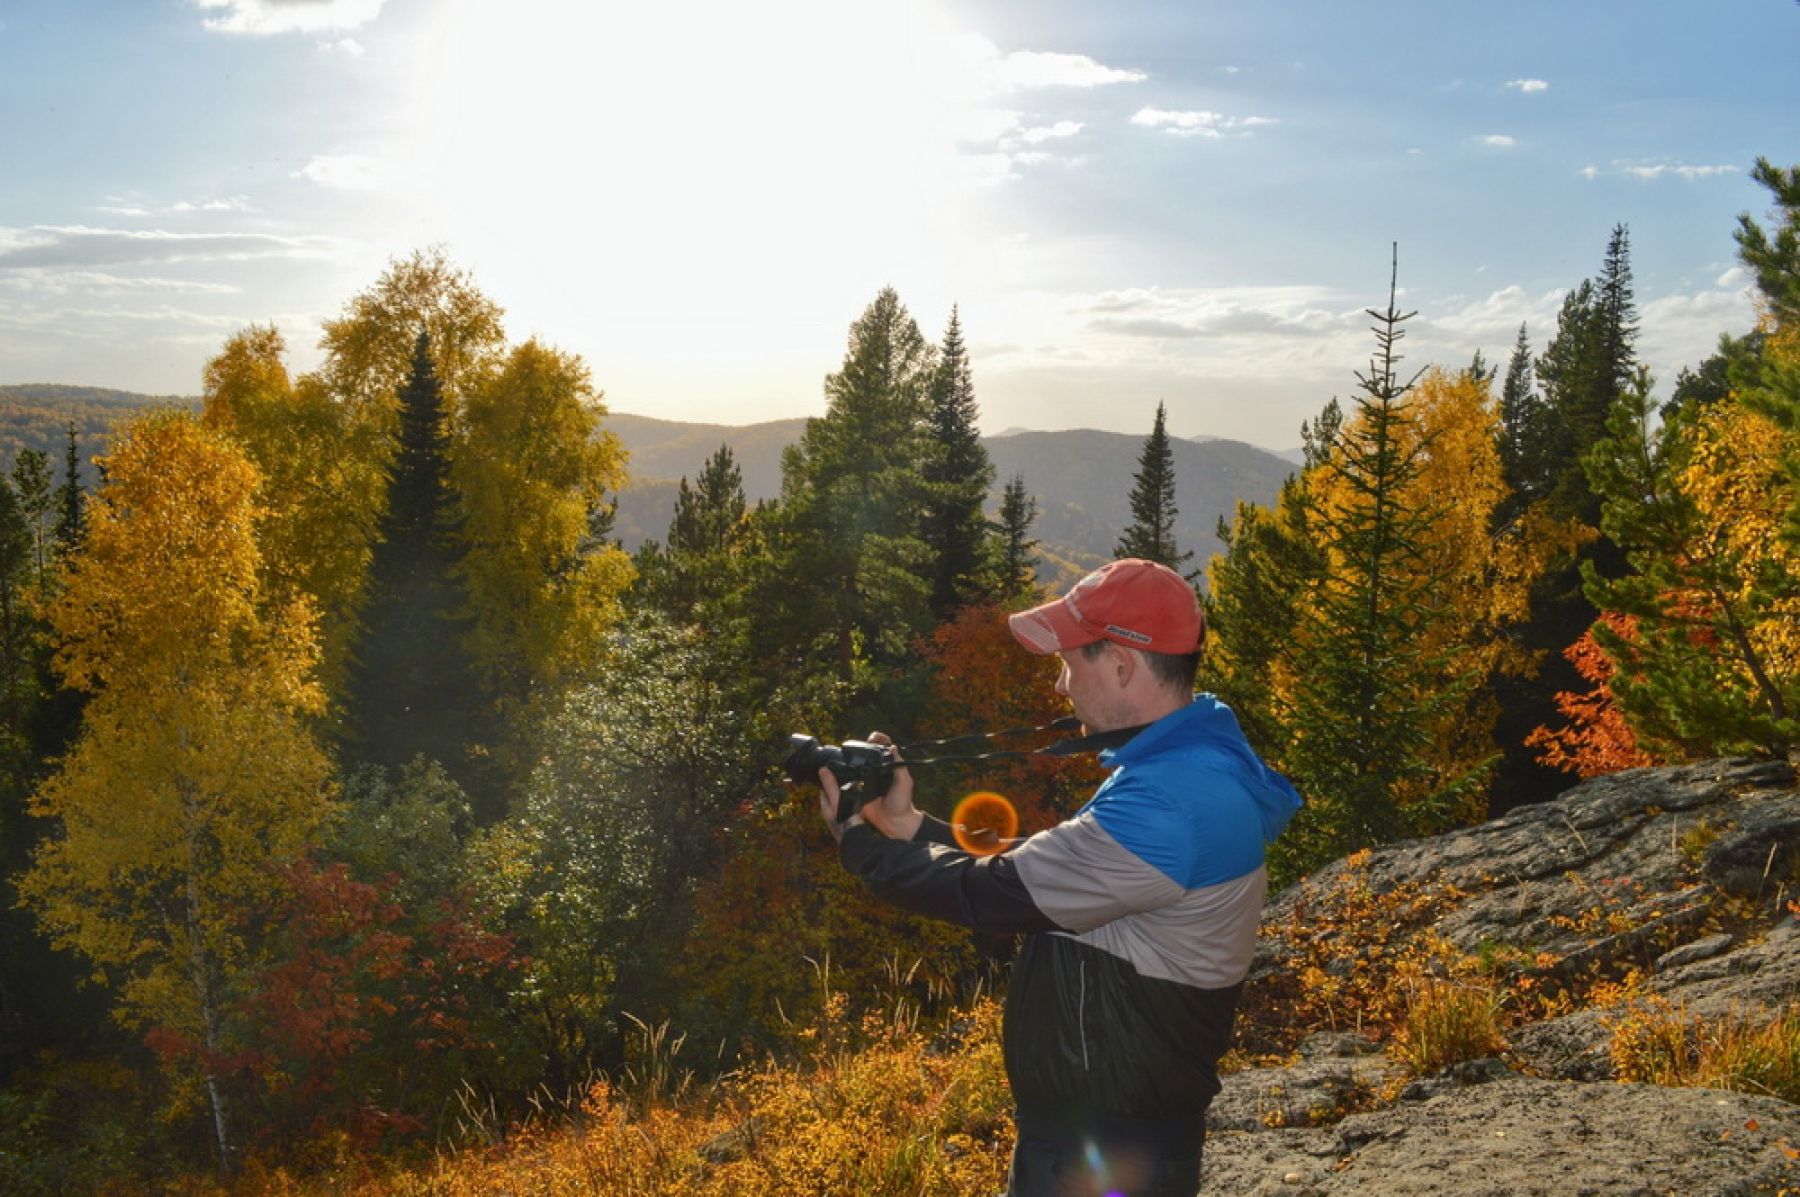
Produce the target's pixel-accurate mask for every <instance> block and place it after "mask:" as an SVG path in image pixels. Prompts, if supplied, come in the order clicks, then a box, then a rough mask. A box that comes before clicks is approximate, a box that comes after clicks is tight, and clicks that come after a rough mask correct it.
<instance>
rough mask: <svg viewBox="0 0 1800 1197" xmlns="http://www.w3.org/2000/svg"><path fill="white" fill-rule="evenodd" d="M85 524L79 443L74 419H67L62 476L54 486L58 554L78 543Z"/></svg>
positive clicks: (65, 552)
mask: <svg viewBox="0 0 1800 1197" xmlns="http://www.w3.org/2000/svg"><path fill="white" fill-rule="evenodd" d="M86 528H87V492H86V491H84V490H82V489H81V446H80V445H79V444H78V443H77V442H76V439H75V421H73V420H70V421H69V437H68V443H67V445H66V447H65V448H64V451H63V480H62V483H61V484H60V485H59V486H58V487H57V488H56V528H55V530H54V533H53V536H54V540H55V544H56V552H57V555H58V556H63V555H66V554H69V553H72V552H74V551H75V550H76V549H78V548H80V547H81V538H82V536H83V534H84V532H85V530H86Z"/></svg>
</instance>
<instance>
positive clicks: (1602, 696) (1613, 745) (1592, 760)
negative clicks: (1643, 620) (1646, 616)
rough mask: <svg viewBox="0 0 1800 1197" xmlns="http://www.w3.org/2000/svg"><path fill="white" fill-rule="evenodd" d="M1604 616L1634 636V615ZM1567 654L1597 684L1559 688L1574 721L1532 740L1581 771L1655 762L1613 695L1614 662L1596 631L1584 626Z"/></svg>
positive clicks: (1542, 755) (1554, 761) (1551, 761)
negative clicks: (1578, 688)
mask: <svg viewBox="0 0 1800 1197" xmlns="http://www.w3.org/2000/svg"><path fill="white" fill-rule="evenodd" d="M1600 620H1601V622H1602V623H1604V624H1606V626H1607V627H1609V628H1611V629H1612V630H1613V631H1614V632H1615V633H1616V634H1618V635H1619V636H1622V637H1625V638H1626V639H1630V638H1631V636H1632V634H1633V631H1634V629H1635V627H1636V623H1637V621H1636V620H1634V619H1632V617H1631V616H1629V615H1619V614H1617V613H1615V612H1611V611H1608V612H1605V613H1603V614H1602V615H1601V616H1600ZM1563 656H1565V657H1567V658H1568V659H1569V663H1570V664H1571V665H1573V666H1575V671H1576V672H1577V673H1579V674H1581V676H1582V678H1583V679H1585V680H1586V681H1588V682H1591V683H1592V684H1593V687H1594V688H1593V689H1592V690H1588V691H1585V692H1583V693H1580V694H1574V693H1570V692H1568V691H1564V692H1563V693H1560V694H1558V695H1557V696H1556V709H1557V710H1559V711H1561V712H1562V714H1563V718H1565V719H1567V720H1568V722H1567V723H1565V724H1564V725H1563V726H1562V727H1560V728H1556V729H1554V730H1553V729H1551V728H1548V727H1540V728H1538V729H1536V730H1535V731H1533V732H1532V733H1531V734H1530V735H1529V736H1527V737H1525V744H1526V746H1527V747H1530V748H1536V749H1537V750H1538V759H1539V760H1541V761H1543V762H1544V764H1546V765H1549V766H1550V767H1551V768H1553V769H1561V770H1563V771H1564V772H1565V773H1573V774H1575V775H1576V776H1577V777H1599V776H1601V775H1602V774H1606V773H1617V772H1618V771H1619V770H1621V769H1636V768H1640V767H1642V766H1645V765H1653V764H1655V763H1656V762H1655V761H1654V760H1653V759H1652V758H1651V757H1650V755H1649V754H1648V753H1646V752H1645V751H1644V750H1643V749H1641V748H1640V747H1639V746H1638V741H1637V736H1636V735H1635V734H1634V733H1633V732H1632V730H1631V725H1630V724H1628V723H1627V722H1625V716H1624V713H1623V712H1621V711H1620V710H1619V707H1618V704H1617V703H1616V702H1614V700H1613V694H1612V687H1611V684H1610V683H1611V681H1612V677H1613V672H1614V666H1613V662H1612V659H1611V658H1610V657H1608V656H1607V655H1606V650H1604V649H1602V648H1601V647H1600V645H1599V643H1598V642H1597V641H1596V640H1595V639H1594V633H1593V632H1591V631H1588V632H1583V633H1582V634H1581V639H1579V640H1577V641H1576V642H1575V643H1573V644H1571V645H1570V646H1569V647H1568V648H1566V649H1564V650H1563Z"/></svg>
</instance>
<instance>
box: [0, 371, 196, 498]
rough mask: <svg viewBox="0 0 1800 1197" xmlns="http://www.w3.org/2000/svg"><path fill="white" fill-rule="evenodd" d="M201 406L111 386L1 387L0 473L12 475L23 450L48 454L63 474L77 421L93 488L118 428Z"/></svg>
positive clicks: (79, 443)
mask: <svg viewBox="0 0 1800 1197" xmlns="http://www.w3.org/2000/svg"><path fill="white" fill-rule="evenodd" d="M199 403H200V401H199V400H198V399H193V398H190V397H188V396H184V395H139V394H136V393H134V392H131V391H115V390H110V389H108V388H106V387H72V386H61V385H58V384H56V383H25V384H22V385H13V386H0V468H4V469H5V470H7V471H11V469H12V466H13V462H15V461H17V460H18V458H19V451H20V450H22V449H37V450H39V451H40V452H43V453H48V454H49V455H50V458H51V460H52V461H53V462H54V463H55V465H56V466H57V467H58V468H59V470H60V467H61V465H62V460H63V451H64V447H65V445H66V444H67V437H68V427H69V422H70V421H71V420H73V421H74V422H75V440H76V444H77V446H78V447H79V449H80V450H81V456H82V463H83V468H82V478H83V479H84V481H85V483H86V484H87V485H90V486H91V485H93V483H94V480H95V478H94V473H93V465H92V462H93V459H94V456H95V455H96V454H100V453H104V452H105V451H106V445H107V442H108V441H109V440H110V439H111V437H112V430H113V428H114V426H115V425H117V424H118V423H120V422H121V421H122V420H125V419H128V418H129V417H131V416H135V415H137V414H138V413H139V412H142V411H144V410H146V409H148V408H152V407H164V406H172V407H189V408H195V407H198V406H199ZM59 476H60V474H59Z"/></svg>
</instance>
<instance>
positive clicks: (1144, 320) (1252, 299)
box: [1086, 287, 1347, 340]
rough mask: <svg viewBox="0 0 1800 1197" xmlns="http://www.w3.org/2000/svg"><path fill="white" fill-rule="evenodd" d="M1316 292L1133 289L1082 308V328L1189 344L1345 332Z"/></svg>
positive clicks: (1320, 291) (1294, 289) (1292, 289)
mask: <svg viewBox="0 0 1800 1197" xmlns="http://www.w3.org/2000/svg"><path fill="white" fill-rule="evenodd" d="M1330 298H1333V296H1331V295H1330V293H1329V292H1327V291H1325V290H1324V289H1323V288H1319V287H1222V288H1172V289H1165V288H1161V287H1148V288H1145V287H1134V288H1130V289H1126V290H1121V291H1105V292H1101V293H1100V294H1099V295H1096V296H1094V297H1093V298H1092V299H1091V300H1089V301H1088V303H1087V305H1086V306H1087V315H1088V320H1087V328H1088V329H1089V330H1090V331H1092V332H1097V333H1102V334H1106V335H1109V336H1125V337H1148V338H1152V339H1158V340H1190V339H1203V338H1215V337H1220V336H1222V335H1228V334H1238V335H1248V336H1259V337H1260V336H1280V337H1316V336H1322V335H1329V334H1331V333H1333V332H1336V331H1339V330H1341V329H1343V328H1345V327H1347V325H1346V323H1345V319H1346V314H1345V313H1342V312H1339V311H1336V310H1334V309H1332V308H1330V307H1326V306H1322V304H1323V301H1325V300H1328V299H1330Z"/></svg>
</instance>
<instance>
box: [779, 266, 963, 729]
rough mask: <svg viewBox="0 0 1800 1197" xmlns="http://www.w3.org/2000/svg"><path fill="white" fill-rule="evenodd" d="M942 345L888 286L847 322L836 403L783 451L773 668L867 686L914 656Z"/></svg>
mask: <svg viewBox="0 0 1800 1197" xmlns="http://www.w3.org/2000/svg"><path fill="white" fill-rule="evenodd" d="M936 356H937V355H936V353H935V351H934V350H933V348H932V346H931V344H930V343H929V342H927V341H926V340H925V338H924V337H923V336H922V335H920V333H919V328H918V325H917V324H915V323H914V322H913V319H912V317H911V316H910V315H908V314H907V311H906V308H905V306H904V305H903V304H902V303H901V302H900V297H899V295H898V294H897V293H895V291H894V290H893V289H892V288H887V289H884V290H883V291H882V292H881V293H880V294H879V295H877V296H876V297H875V300H874V302H873V303H871V304H870V305H869V306H868V308H867V309H866V310H865V311H864V312H863V314H862V316H861V317H859V318H858V319H857V321H856V322H855V323H854V324H852V325H851V326H850V334H849V345H848V347H847V349H846V351H845V355H844V364H843V367H842V368H841V369H840V370H839V371H838V372H837V373H835V374H832V375H830V376H828V377H827V378H826V380H825V397H826V403H827V408H826V413H825V415H824V416H822V417H819V418H816V419H813V420H809V421H807V425H806V431H805V432H804V434H802V436H801V438H800V442H799V443H798V444H796V445H791V446H789V447H788V449H787V451H786V452H785V453H784V454H783V455H782V494H781V502H780V506H779V510H778V512H777V513H776V515H775V517H774V519H773V520H772V521H771V528H770V535H771V538H772V540H773V544H772V550H771V555H770V556H769V558H768V559H767V561H766V562H765V564H764V568H763V571H762V576H761V578H760V579H759V581H758V583H757V606H758V607H759V609H760V611H761V612H762V614H761V615H760V617H759V619H758V621H757V628H756V634H757V637H758V640H759V645H758V650H757V653H758V656H759V657H760V658H761V660H762V666H763V669H762V672H763V673H764V674H765V675H766V676H769V677H781V678H789V679H793V678H800V677H805V676H807V675H809V674H810V673H812V672H813V671H814V670H816V668H817V666H818V665H819V664H820V663H822V662H828V663H829V664H830V676H831V678H833V679H835V681H836V682H838V683H839V684H841V685H842V686H844V687H846V688H848V689H849V690H851V691H855V692H860V693H863V694H864V695H868V694H870V693H872V692H874V691H877V690H879V689H881V688H882V687H883V686H884V685H885V684H886V683H887V682H889V681H891V680H893V675H894V674H895V672H896V670H897V668H898V667H900V666H902V665H907V664H909V663H910V661H911V659H912V646H913V642H914V640H915V639H916V638H917V636H918V635H919V634H920V633H921V632H922V631H923V630H924V629H925V628H926V627H928V626H929V625H930V618H931V612H930V597H931V577H932V573H931V566H932V556H931V549H930V546H928V545H927V544H926V543H925V542H924V540H923V539H922V538H921V537H920V535H919V529H920V527H921V517H922V515H923V513H924V510H925V504H926V498H927V494H928V487H927V484H926V482H925V479H924V477H923V475H922V474H921V472H920V464H921V463H922V462H924V461H925V460H927V459H928V458H929V456H930V448H929V447H930V444H931V438H930V432H929V419H930V413H931V387H932V383H933V380H934V379H935V378H936V374H937V361H936Z"/></svg>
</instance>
